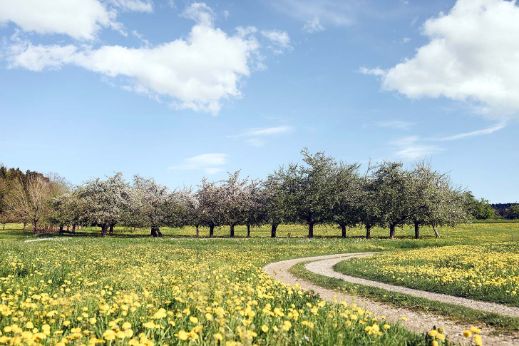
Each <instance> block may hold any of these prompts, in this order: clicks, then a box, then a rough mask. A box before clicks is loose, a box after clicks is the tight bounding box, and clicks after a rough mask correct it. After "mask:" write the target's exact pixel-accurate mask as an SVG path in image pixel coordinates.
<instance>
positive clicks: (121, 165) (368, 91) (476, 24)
mask: <svg viewBox="0 0 519 346" xmlns="http://www.w3.org/2000/svg"><path fill="white" fill-rule="evenodd" d="M518 37H519V5H518V4H516V3H515V1H514V2H512V1H505V0H457V1H446V0H437V1H403V0H400V1H397V0H395V1H387V2H386V1H384V2H381V1H374V0H341V1H333V0H261V1H260V0H247V1H243V0H226V1H216V0H213V1H210V0H208V1H205V2H196V1H187V0H169V1H168V0H161V1H159V0H48V1H40V0H17V1H11V0H0V148H1V149H0V162H1V163H3V164H5V165H7V166H9V167H20V168H21V169H31V170H37V171H41V172H53V173H57V174H59V175H61V176H63V177H65V178H67V179H68V180H69V181H70V182H71V183H73V184H79V183H82V182H84V181H86V180H88V179H92V178H94V177H104V176H107V175H111V174H113V173H115V172H123V173H124V174H125V176H126V177H127V178H130V177H131V176H133V175H135V174H139V175H142V176H145V177H153V178H154V179H156V180H157V181H158V182H160V183H162V184H165V185H167V186H170V187H171V188H177V187H182V186H190V185H192V186H196V185H197V184H198V183H199V181H200V179H201V178H203V177H204V176H205V177H208V178H209V179H211V180H219V179H223V178H224V177H225V176H226V174H227V172H231V171H234V170H237V169H241V172H242V175H244V176H249V177H251V178H261V177H265V176H266V175H268V174H269V173H270V172H272V171H273V170H275V169H276V168H278V167H279V166H280V165H283V164H286V163H289V162H296V161H299V160H300V157H301V156H300V151H301V149H303V148H308V149H309V150H310V151H312V152H317V151H324V152H325V153H327V154H328V155H332V156H334V157H336V158H337V159H338V160H343V161H346V162H358V163H360V164H362V165H363V169H366V167H367V166H368V165H369V164H370V163H371V164H375V163H377V162H381V161H384V160H394V161H401V162H403V163H404V164H405V165H406V167H413V165H414V164H415V163H416V162H417V161H426V162H428V163H430V164H431V166H432V167H433V168H434V169H436V170H438V171H441V172H445V173H448V174H449V175H450V176H451V179H452V182H453V184H454V185H456V186H460V187H463V188H466V189H469V190H471V191H473V193H474V194H475V195H476V196H477V197H484V198H486V199H488V200H490V201H492V202H514V201H519V174H517V172H518V171H519V151H518V148H519V140H518V138H517V134H518V129H519V125H518V120H519V40H518V39H517V38H518Z"/></svg>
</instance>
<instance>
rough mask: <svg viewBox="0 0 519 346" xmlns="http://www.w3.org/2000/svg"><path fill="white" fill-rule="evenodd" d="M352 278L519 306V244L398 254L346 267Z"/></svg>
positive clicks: (350, 264)
mask: <svg viewBox="0 0 519 346" xmlns="http://www.w3.org/2000/svg"><path fill="white" fill-rule="evenodd" d="M337 269H338V270H339V271H341V272H343V273H347V274H351V275H354V276H361V277H367V278H371V279H374V280H377V281H384V282H389V283H394V284H398V285H402V286H406V287H411V288H417V289H423V290H427V291H434V292H439V293H446V294H450V295H455V296H462V297H469V298H473V299H478V300H485V301H492V302H497V303H503V304H508V305H513V306H519V244H518V243H517V241H513V242H504V243H500V244H486V245H455V246H445V247H434V248H428V249H426V250H425V249H422V250H411V251H396V252H388V253H383V254H380V255H377V256H375V257H372V258H368V259H357V260H352V261H347V262H342V263H341V264H339V265H338V267H337Z"/></svg>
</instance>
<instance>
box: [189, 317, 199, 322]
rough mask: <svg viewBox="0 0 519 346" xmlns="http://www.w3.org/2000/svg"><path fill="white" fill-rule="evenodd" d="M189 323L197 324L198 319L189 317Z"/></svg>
mask: <svg viewBox="0 0 519 346" xmlns="http://www.w3.org/2000/svg"><path fill="white" fill-rule="evenodd" d="M189 321H190V322H191V323H198V318H196V317H195V316H191V317H189Z"/></svg>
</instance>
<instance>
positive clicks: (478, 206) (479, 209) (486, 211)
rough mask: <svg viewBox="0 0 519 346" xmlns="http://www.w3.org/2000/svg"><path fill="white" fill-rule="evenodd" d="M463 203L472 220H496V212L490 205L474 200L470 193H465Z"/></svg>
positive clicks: (482, 200) (485, 201) (480, 200)
mask: <svg viewBox="0 0 519 346" xmlns="http://www.w3.org/2000/svg"><path fill="white" fill-rule="evenodd" d="M465 201H466V202H465V203H466V206H467V210H468V212H469V214H470V215H472V218H474V219H476V220H488V219H494V218H496V212H495V210H494V208H492V206H491V205H490V203H489V202H488V201H487V200H486V199H484V198H481V199H479V200H478V199H476V198H475V197H474V195H473V194H472V193H471V192H465Z"/></svg>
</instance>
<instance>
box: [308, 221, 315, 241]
mask: <svg viewBox="0 0 519 346" xmlns="http://www.w3.org/2000/svg"><path fill="white" fill-rule="evenodd" d="M313 237H314V223H313V222H310V223H309V224H308V238H313Z"/></svg>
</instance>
